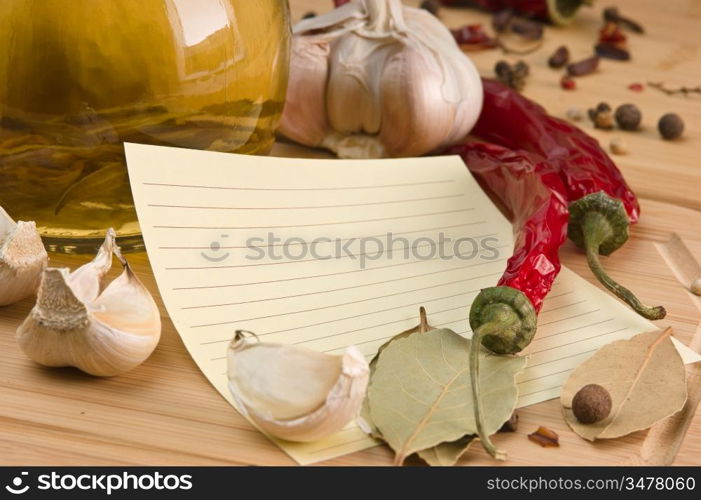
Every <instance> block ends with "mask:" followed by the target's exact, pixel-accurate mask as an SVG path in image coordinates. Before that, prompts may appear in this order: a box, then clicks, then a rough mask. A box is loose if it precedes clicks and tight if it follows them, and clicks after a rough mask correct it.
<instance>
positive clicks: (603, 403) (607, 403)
mask: <svg viewBox="0 0 701 500" xmlns="http://www.w3.org/2000/svg"><path fill="white" fill-rule="evenodd" d="M611 405H612V403H611V395H610V394H609V392H608V391H607V390H606V389H604V388H603V387H601V386H600V385H598V384H589V385H585V386H584V387H582V388H581V389H580V390H579V391H577V394H575V395H574V398H573V399H572V413H574V416H575V417H577V420H579V421H580V422H581V423H583V424H594V423H596V422H600V421H601V420H603V419H605V418H606V417H608V416H609V414H610V413H611Z"/></svg>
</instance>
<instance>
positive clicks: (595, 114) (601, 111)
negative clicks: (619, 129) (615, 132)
mask: <svg viewBox="0 0 701 500" xmlns="http://www.w3.org/2000/svg"><path fill="white" fill-rule="evenodd" d="M588 114H589V119H590V120H591V121H592V122H593V123H594V127H596V128H600V129H602V130H610V129H612V128H613V113H612V112H611V106H609V105H608V104H607V103H605V102H600V103H599V104H598V105H597V106H596V107H595V108H592V109H590V110H589V112H588Z"/></svg>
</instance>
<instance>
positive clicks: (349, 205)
mask: <svg viewBox="0 0 701 500" xmlns="http://www.w3.org/2000/svg"><path fill="white" fill-rule="evenodd" d="M464 196H465V195H464V194H450V195H444V196H431V197H429V198H407V199H404V200H386V201H370V202H362V203H347V204H340V205H316V206H314V205H311V206H296V207H208V206H189V205H164V204H156V203H152V204H149V207H153V208H181V209H186V210H317V209H322V208H352V207H370V206H376V205H392V204H395V203H418V202H422V201H434V200H449V199H451V198H463V197H464Z"/></svg>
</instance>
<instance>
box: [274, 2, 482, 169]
mask: <svg viewBox="0 0 701 500" xmlns="http://www.w3.org/2000/svg"><path fill="white" fill-rule="evenodd" d="M294 31H295V36H294V41H293V45H292V59H291V67H290V83H289V87H288V91H287V101H286V104H285V110H284V113H283V117H282V121H281V124H280V131H281V132H282V134H283V135H285V136H286V137H288V138H289V139H291V140H293V141H296V142H299V143H301V144H304V145H306V146H310V147H323V148H326V149H329V150H331V151H333V152H335V153H336V154H337V155H338V156H339V157H341V158H382V157H387V156H391V157H411V156H420V155H423V154H426V153H429V152H432V151H434V150H438V149H440V148H442V147H445V146H449V145H452V144H454V143H456V142H458V141H460V140H462V139H464V138H465V137H466V136H467V135H468V134H469V132H470V130H471V129H472V127H473V126H474V124H475V123H476V121H477V119H478V118H479V114H480V112H481V110H482V99H483V94H482V81H481V79H480V76H479V73H478V72H477V69H476V68H475V66H474V65H473V64H472V62H471V61H470V59H469V58H468V57H467V56H466V55H465V54H464V53H463V52H462V51H461V50H460V48H459V47H458V45H457V44H456V42H455V40H454V39H453V36H452V34H451V33H450V31H449V30H448V29H447V28H446V27H445V26H444V25H443V23H441V22H440V21H439V20H438V19H437V18H436V17H435V16H433V15H432V14H430V13H429V12H427V11H426V10H424V9H415V8H412V7H406V6H403V5H402V3H401V0H356V1H354V2H352V3H348V4H345V5H344V6H342V7H340V8H338V9H335V10H333V11H331V12H329V13H328V14H326V15H321V16H318V17H314V18H311V19H306V20H303V21H301V22H300V23H299V24H298V25H297V26H296V27H295V29H294Z"/></svg>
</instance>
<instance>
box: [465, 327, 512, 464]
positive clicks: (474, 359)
mask: <svg viewBox="0 0 701 500" xmlns="http://www.w3.org/2000/svg"><path fill="white" fill-rule="evenodd" d="M502 329H503V325H501V324H499V323H498V322H492V323H485V324H484V325H482V326H480V327H479V328H477V329H476V330H475V331H474V333H473V334H472V343H471V344H470V382H471V384H472V400H473V401H472V403H473V406H474V411H475V423H476V424H477V435H478V436H479V438H480V441H482V446H483V447H484V449H485V450H486V451H487V453H489V454H490V455H491V456H492V457H494V458H496V459H497V460H506V452H505V451H503V450H500V449H498V448H497V447H496V446H494V443H492V440H491V439H490V437H489V435H488V434H487V433H486V432H485V431H484V428H483V427H482V398H481V396H480V381H479V358H480V351H481V350H482V339H483V338H484V336H485V335H487V334H490V333H491V334H496V333H498V332H499V331H501V330H502Z"/></svg>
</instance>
